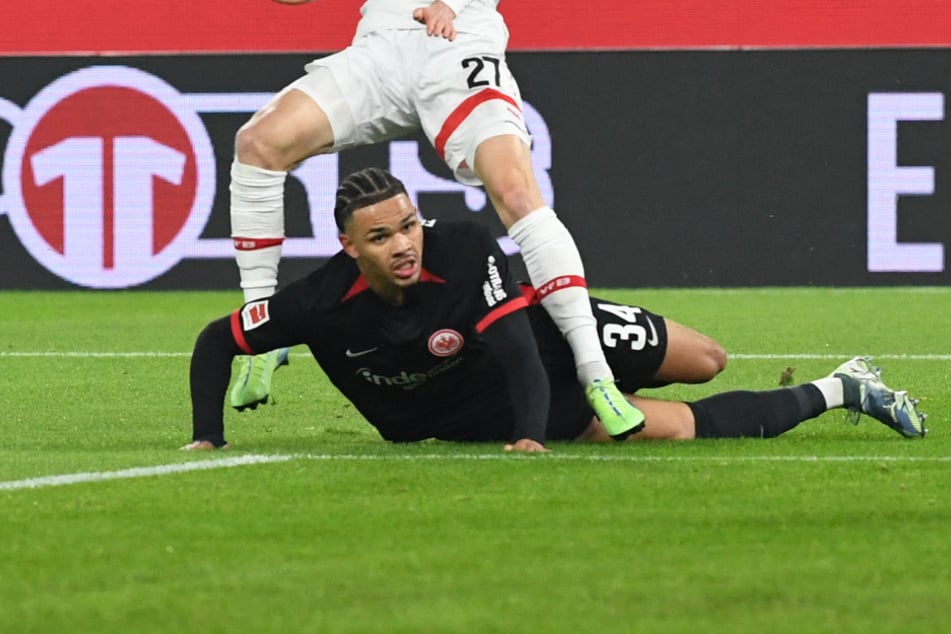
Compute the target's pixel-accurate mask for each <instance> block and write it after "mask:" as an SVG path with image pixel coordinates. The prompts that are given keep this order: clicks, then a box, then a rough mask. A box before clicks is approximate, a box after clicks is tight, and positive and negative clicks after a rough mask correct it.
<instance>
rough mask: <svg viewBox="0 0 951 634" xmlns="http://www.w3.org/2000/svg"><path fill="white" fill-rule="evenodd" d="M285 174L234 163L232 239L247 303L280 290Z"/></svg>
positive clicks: (232, 168) (232, 166)
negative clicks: (278, 279)
mask: <svg viewBox="0 0 951 634" xmlns="http://www.w3.org/2000/svg"><path fill="white" fill-rule="evenodd" d="M286 177H287V173H286V172H278V171H274V170H267V169H264V168H261V167H255V166H253V165H245V164H243V163H240V162H239V161H238V160H237V159H235V160H234V161H233V162H232V163H231V237H232V239H234V246H235V260H236V261H237V263H238V271H239V272H240V274H241V288H242V289H243V290H244V300H245V301H246V302H249V301H252V300H255V299H259V298H261V297H270V296H271V295H273V294H274V291H275V290H276V289H277V266H278V262H280V259H281V244H283V242H284V180H285V178H286Z"/></svg>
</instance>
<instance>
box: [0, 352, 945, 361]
mask: <svg viewBox="0 0 951 634" xmlns="http://www.w3.org/2000/svg"><path fill="white" fill-rule="evenodd" d="M291 355H292V356H295V357H310V356H311V355H310V353H309V352H295V353H291ZM727 355H728V356H729V357H730V358H731V359H748V360H753V361H756V360H762V361H770V360H796V359H819V360H833V361H834V360H839V359H843V360H844V359H850V358H852V357H854V356H855V354H853V353H848V352H843V353H841V354H832V353H828V352H822V353H815V352H789V353H753V352H733V353H727ZM190 356H191V353H190V352H83V351H62V352H57V351H51V352H38V351H36V352H31V351H24V352H16V351H0V358H3V357H10V358H92V359H95V358H102V359H169V358H185V357H190ZM873 357H874V358H875V359H890V360H900V361H951V354H903V353H885V354H876V355H873Z"/></svg>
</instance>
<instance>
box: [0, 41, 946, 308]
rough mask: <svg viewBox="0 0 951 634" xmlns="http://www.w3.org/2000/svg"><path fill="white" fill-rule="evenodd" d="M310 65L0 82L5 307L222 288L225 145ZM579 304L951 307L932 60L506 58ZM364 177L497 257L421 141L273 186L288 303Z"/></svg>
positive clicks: (83, 73) (780, 53) (934, 56)
mask: <svg viewBox="0 0 951 634" xmlns="http://www.w3.org/2000/svg"><path fill="white" fill-rule="evenodd" d="M311 57H312V55H266V54H260V55H192V56H182V55H174V56H135V57H29V58H25V57H9V58H0V161H2V162H0V177H2V192H0V262H2V263H3V266H2V267H0V288H8V289H12V288H43V289H52V288H76V287H79V288H150V289H171V288H224V289H231V288H237V279H238V278H237V269H236V267H235V265H234V263H233V259H232V255H231V244H230V240H229V239H228V224H229V223H228V209H227V205H228V191H227V189H228V188H227V185H228V171H229V165H230V162H231V156H232V145H233V138H234V134H235V131H236V130H237V128H238V127H239V126H240V125H241V124H242V123H243V122H244V121H245V120H246V119H247V118H248V117H249V116H250V114H251V113H252V112H253V111H254V110H256V109H258V108H260V107H261V106H262V105H263V104H264V103H265V102H266V100H267V99H268V98H269V97H270V96H271V95H272V94H273V92H275V91H276V90H278V89H279V88H281V87H282V86H283V85H285V84H286V83H288V82H289V81H291V80H293V79H294V78H296V77H297V76H298V75H299V73H300V72H301V71H302V68H303V65H304V63H306V62H307V61H308V60H309V59H310V58H311ZM509 61H510V64H511V66H512V69H513V71H514V72H515V74H516V77H518V78H519V81H520V84H521V87H522V94H523V97H524V99H525V108H524V110H525V115H526V119H527V121H528V124H529V127H530V128H531V131H532V133H533V135H534V137H535V142H534V145H533V150H532V151H533V156H534V159H535V165H536V175H537V176H538V180H539V182H540V183H541V185H542V189H543V193H544V195H545V197H546V200H548V201H549V202H550V203H551V204H552V206H553V207H554V209H555V210H556V212H557V213H558V214H559V215H560V216H561V217H562V219H563V220H564V221H565V223H566V224H567V225H568V226H569V228H570V229H571V231H572V233H573V234H574V236H575V238H576V240H577V241H578V244H579V247H580V249H581V252H582V256H583V258H584V260H585V264H586V271H587V277H588V281H589V284H590V285H592V286H609V287H615V286H749V285H803V284H815V285H879V284H882V285H891V284H947V283H948V282H949V281H951V274H949V272H948V267H947V264H946V260H947V258H946V254H945V249H946V247H947V245H949V244H951V196H949V193H948V185H949V178H951V177H949V175H951V157H949V154H951V149H949V148H951V143H949V138H948V137H949V135H951V124H949V123H947V122H946V121H945V118H946V115H945V111H946V108H945V95H946V94H948V93H949V91H951V74H949V73H948V72H947V70H946V69H947V68H948V67H949V63H951V50H948V49H932V50H928V49H904V50H902V49H877V50H861V49H849V50H844V49H843V50H757V51H709V50H708V51H629V52H600V53H599V52H562V53H552V52H545V53H513V54H511V55H510V59H509ZM368 164H376V165H382V166H385V167H389V168H390V169H391V170H392V171H394V173H396V174H397V175H398V176H399V177H400V178H402V179H403V180H404V181H406V183H407V185H408V188H409V190H410V192H411V195H412V197H413V198H414V199H415V200H416V201H417V204H418V206H419V207H420V209H421V210H422V211H423V213H424V214H425V215H426V216H429V217H435V218H440V217H455V218H459V217H471V218H474V219H476V220H478V221H479V222H483V223H486V224H488V225H490V226H492V227H493V228H494V230H495V231H496V233H497V235H499V237H500V240H502V241H503V244H504V246H506V247H507V249H508V250H509V251H513V249H512V248H511V245H510V244H509V243H508V242H507V240H506V239H505V237H504V232H503V231H502V228H501V226H500V225H499V223H498V221H497V220H496V218H495V216H494V213H492V212H491V209H490V208H489V207H488V206H487V202H486V198H485V195H484V193H483V192H482V191H481V190H479V189H475V188H468V187H464V186H462V185H459V184H458V183H456V182H455V181H453V180H452V179H451V177H450V174H449V171H448V169H446V168H445V166H443V165H442V164H441V162H440V161H439V159H438V157H436V155H435V153H434V152H433V151H432V149H431V148H430V147H429V145H428V142H427V141H426V140H425V139H424V138H423V137H421V136H416V137H410V138H406V139H400V140H396V141H392V142H389V143H383V144H379V145H376V146H371V147H368V148H361V149H358V150H352V151H349V152H345V153H343V154H341V155H339V156H337V155H330V156H323V157H318V158H315V159H311V160H309V161H306V162H305V163H303V164H302V165H300V166H299V167H298V168H297V169H296V170H295V171H294V172H293V173H292V176H291V177H290V178H289V179H288V185H287V208H288V211H287V233H288V240H287V243H286V246H285V258H284V260H283V263H282V267H281V281H282V282H286V281H288V280H289V279H292V278H293V277H296V276H298V275H300V274H302V273H303V272H305V271H306V270H308V269H309V268H311V267H312V266H314V265H315V264H317V263H319V262H320V261H322V259H324V258H326V257H327V256H328V255H330V254H331V253H333V252H334V251H336V249H337V242H336V231H335V229H334V227H333V221H332V216H331V212H332V207H333V192H334V190H335V189H336V186H337V183H338V182H339V179H340V178H341V177H342V176H344V175H346V174H347V173H349V172H350V171H353V170H355V169H359V168H361V167H364V166H366V165H368Z"/></svg>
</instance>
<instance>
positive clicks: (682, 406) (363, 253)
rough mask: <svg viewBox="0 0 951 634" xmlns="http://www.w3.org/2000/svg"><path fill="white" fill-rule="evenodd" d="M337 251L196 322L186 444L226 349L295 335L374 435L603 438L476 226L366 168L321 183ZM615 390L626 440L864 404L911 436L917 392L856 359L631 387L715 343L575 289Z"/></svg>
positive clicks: (756, 424)
mask: <svg viewBox="0 0 951 634" xmlns="http://www.w3.org/2000/svg"><path fill="white" fill-rule="evenodd" d="M334 217H335V220H336V223H337V226H338V229H339V230H340V242H341V244H342V246H343V250H342V251H341V252H339V253H338V254H336V255H335V256H334V257H332V258H331V259H330V260H329V261H328V262H327V263H326V264H325V265H323V266H322V267H320V268H318V269H317V270H316V271H314V272H313V273H311V274H310V275H308V276H307V277H305V278H303V279H301V280H298V281H297V282H294V283H292V284H290V285H288V286H287V287H285V288H284V289H282V290H280V291H279V292H277V293H276V294H274V295H273V296H271V297H269V298H266V299H259V300H256V301H251V302H249V303H247V304H245V305H244V306H243V307H242V308H241V309H239V310H237V311H235V312H234V313H232V314H231V315H230V316H227V317H223V318H221V319H218V320H215V321H213V322H212V323H210V324H208V326H206V327H205V329H204V330H203V331H202V332H201V334H200V335H199V337H198V339H197V341H196V343H195V349H194V353H193V356H192V365H191V370H190V380H191V396H192V411H193V419H192V423H193V436H192V442H191V443H190V444H188V445H186V446H185V447H183V449H190V450H195V449H213V448H221V447H227V446H229V445H228V443H227V441H226V439H225V436H224V423H223V407H224V398H225V393H226V391H227V388H228V383H229V380H230V372H231V362H232V358H233V357H234V356H235V355H238V354H259V353H262V352H266V351H269V350H273V349H277V348H282V347H289V346H295V345H299V344H305V345H307V346H308V348H309V349H310V350H311V352H312V353H313V355H314V358H315V359H316V360H317V362H318V363H319V364H320V366H321V367H322V368H323V370H324V372H325V373H326V374H327V376H328V377H329V378H330V380H331V381H332V382H333V384H334V385H335V386H336V387H337V388H338V389H339V390H340V391H341V392H342V393H343V394H344V395H345V396H346V397H347V398H348V399H349V400H350V401H351V402H353V404H354V405H355V406H356V408H357V409H358V410H359V411H360V413H361V414H362V415H363V416H364V417H365V418H366V419H367V421H369V422H370V424H372V425H373V426H374V427H375V428H376V429H377V430H378V431H379V433H380V435H381V436H382V437H383V438H385V439H386V440H390V441H397V442H401V441H402V442H406V441H417V440H423V439H427V438H436V439H442V440H448V441H476V442H492V441H497V442H502V443H505V445H504V447H505V449H506V450H513V451H525V452H536V451H545V450H546V449H545V446H544V444H545V442H546V441H548V440H592V441H606V440H610V439H611V436H609V435H608V433H607V432H606V431H605V429H604V427H603V426H602V425H600V422H599V421H598V420H597V418H596V417H594V416H593V411H592V409H591V407H590V406H589V405H588V403H587V400H586V399H585V395H584V391H583V388H582V386H581V385H580V384H579V383H578V382H577V380H576V378H575V370H574V362H573V357H572V353H571V349H570V348H569V347H568V345H567V343H566V342H565V341H564V339H563V338H562V337H561V334H560V333H559V331H558V329H557V328H556V327H555V325H554V323H553V322H552V321H551V319H550V318H549V317H548V315H547V313H546V312H545V311H544V310H543V309H542V308H541V307H540V306H539V304H538V302H537V299H536V298H535V296H534V292H533V290H532V289H531V288H530V287H527V286H524V285H520V284H518V283H516V282H515V281H514V280H513V278H512V277H511V275H510V274H509V270H508V263H507V259H506V256H505V254H504V253H503V252H502V250H501V249H500V248H499V246H498V243H497V242H496V240H495V239H494V238H493V237H492V236H491V235H490V234H489V232H488V231H486V230H485V229H482V228H480V227H478V226H476V225H473V224H471V223H466V222H450V221H445V220H440V221H438V222H436V221H426V220H421V219H420V217H419V215H418V213H417V210H416V209H415V208H414V207H413V205H412V202H411V201H410V199H409V197H408V196H407V195H406V191H405V189H404V187H403V184H402V183H401V182H400V181H399V180H398V179H396V178H395V177H394V176H393V175H392V174H390V173H389V172H387V171H385V170H381V169H377V168H368V169H365V170H362V171H359V172H356V173H355V174H352V175H350V176H349V177H348V178H346V179H345V180H344V181H343V182H342V183H341V185H340V187H339V189H338V191H337V201H336V206H335V209H334ZM591 301H592V308H593V311H594V314H595V316H596V317H597V320H598V330H599V332H600V334H601V340H602V343H603V346H604V349H605V353H606V356H607V359H608V361H609V363H610V364H611V366H612V370H613V371H614V372H615V374H616V376H617V378H618V386H619V388H620V389H621V390H622V391H623V392H625V393H627V394H629V395H631V396H630V398H631V399H632V401H633V402H634V404H635V405H636V406H637V407H638V408H639V409H640V410H641V411H643V412H644V414H645V416H646V422H645V425H644V427H643V428H642V429H641V430H640V431H638V432H637V433H635V434H633V435H632V436H631V438H632V439H657V438H662V439H686V438H704V437H707V438H709V437H741V436H751V437H773V436H777V435H779V434H781V433H783V432H785V431H788V430H789V429H792V428H793V427H795V426H796V425H798V424H799V423H800V422H802V421H804V420H807V419H810V418H814V417H816V416H818V415H819V414H821V413H822V412H825V411H826V410H828V409H832V408H837V407H847V408H849V409H850V410H852V411H853V412H856V416H857V415H858V413H859V412H861V413H865V414H868V415H870V416H872V417H874V418H876V419H878V420H879V421H881V422H883V423H884V424H886V425H888V426H889V427H891V428H892V429H894V430H895V431H897V432H898V433H900V434H901V435H903V436H906V437H919V436H924V434H925V429H924V427H923V421H924V415H923V414H920V413H919V412H918V411H917V408H916V405H917V401H915V400H914V399H912V398H910V397H908V395H907V393H906V392H896V391H894V390H892V389H890V388H888V387H887V386H886V385H885V384H884V383H882V381H881V378H880V371H879V370H878V369H877V368H874V367H872V366H871V365H870V363H869V359H868V358H867V357H856V358H854V359H851V360H849V361H847V362H845V363H843V364H842V365H840V366H839V367H838V368H836V370H835V371H833V373H832V374H830V375H829V376H827V377H824V378H821V379H818V380H816V381H812V382H810V383H804V384H802V385H797V386H795V387H789V388H780V389H776V390H768V391H761V392H749V391H733V392H725V393H721V394H716V395H714V396H711V397H708V398H704V399H700V400H698V401H695V402H691V403H683V402H676V401H664V400H658V399H651V398H646V397H641V396H633V394H634V393H635V392H636V391H637V390H638V389H639V388H643V387H651V386H657V385H663V384H666V383H670V382H673V381H679V382H702V381H706V380H709V379H710V378H712V377H713V376H715V375H716V374H717V373H718V372H719V371H720V370H722V369H723V367H724V365H725V363H726V355H725V353H724V352H723V350H722V348H720V346H719V345H718V344H716V343H715V342H713V341H712V340H710V339H709V338H707V337H705V336H703V335H701V334H700V333H697V332H695V331H692V330H690V329H689V328H686V327H684V326H682V325H680V324H677V323H676V322H673V321H671V320H667V319H665V318H663V317H661V316H659V315H655V314H653V313H650V312H649V311H646V310H644V309H642V308H638V307H634V306H626V305H622V304H617V303H613V302H609V301H605V300H600V299H597V298H592V300H591Z"/></svg>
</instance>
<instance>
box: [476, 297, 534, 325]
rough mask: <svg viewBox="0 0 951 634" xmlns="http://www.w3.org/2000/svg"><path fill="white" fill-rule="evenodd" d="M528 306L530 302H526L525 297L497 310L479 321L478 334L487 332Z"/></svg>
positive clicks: (511, 301) (510, 301)
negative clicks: (487, 329)
mask: <svg viewBox="0 0 951 634" xmlns="http://www.w3.org/2000/svg"><path fill="white" fill-rule="evenodd" d="M527 306H528V302H527V301H525V298H524V297H515V298H513V299H511V300H509V301H507V302H505V303H504V304H502V305H501V306H499V307H497V308H495V309H493V310H492V312H490V313H489V314H488V315H486V316H485V317H483V318H482V319H480V320H479V322H478V323H477V324H476V325H475V329H476V332H479V333H481V332H485V329H486V328H488V327H489V326H491V325H492V324H494V323H495V322H497V321H498V320H499V319H501V318H502V317H505V316H506V315H510V314H511V313H514V312H515V311H517V310H522V309H523V308H525V307H527Z"/></svg>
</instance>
